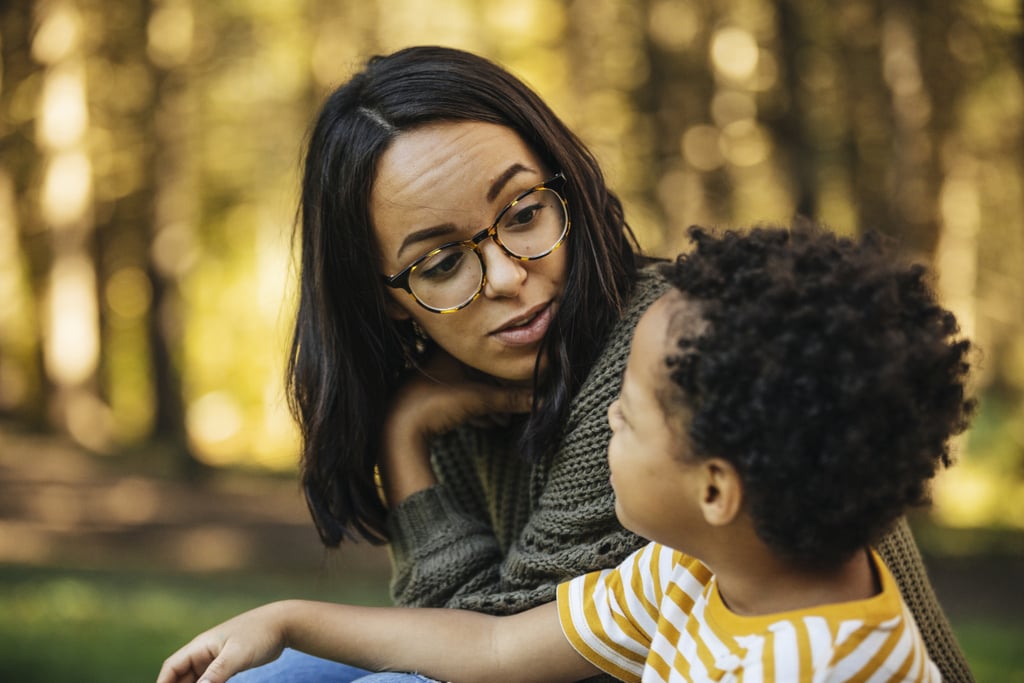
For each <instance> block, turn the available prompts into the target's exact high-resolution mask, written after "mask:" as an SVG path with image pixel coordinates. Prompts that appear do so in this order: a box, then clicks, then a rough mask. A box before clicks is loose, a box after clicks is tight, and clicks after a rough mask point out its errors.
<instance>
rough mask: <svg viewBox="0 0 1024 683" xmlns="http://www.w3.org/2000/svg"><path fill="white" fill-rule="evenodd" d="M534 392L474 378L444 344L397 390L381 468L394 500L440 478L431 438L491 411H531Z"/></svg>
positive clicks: (389, 497)
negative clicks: (432, 461) (433, 464)
mask: <svg viewBox="0 0 1024 683" xmlns="http://www.w3.org/2000/svg"><path fill="white" fill-rule="evenodd" d="M532 400H533V392H532V390H531V389H529V388H524V387H506V386H500V385H493V384H487V383H485V382H482V381H480V380H476V379H472V378H470V377H468V375H467V372H466V369H465V366H463V365H462V364H461V363H459V362H458V361H457V360H455V359H454V358H453V357H452V356H451V355H449V354H448V353H447V352H445V351H444V350H443V349H440V348H438V349H435V350H434V352H433V354H432V355H431V358H430V360H429V362H428V363H426V364H425V365H424V366H422V367H421V369H420V371H419V372H417V373H415V374H414V375H413V376H411V377H410V378H409V379H408V380H406V383H405V384H404V385H403V386H402V388H401V389H400V390H399V391H398V393H397V394H396V395H395V398H394V400H393V402H392V404H391V408H390V411H389V413H388V416H387V419H386V420H385V423H384V434H383V439H382V444H383V453H382V454H381V460H380V465H381V467H380V470H381V479H382V480H383V484H384V493H385V496H386V497H387V501H388V505H390V506H392V507H393V506H395V505H398V504H399V503H401V502H402V501H403V500H405V499H406V498H408V497H409V496H410V495H412V494H413V493H416V492H417V491H421V490H423V489H426V488H429V487H431V486H433V485H434V484H436V483H437V479H436V477H435V476H434V472H433V470H432V469H431V467H430V453H429V449H428V446H429V442H430V439H431V437H433V436H435V435H437V434H442V433H444V432H447V431H449V430H451V429H454V428H455V427H457V426H458V425H460V424H462V423H464V422H467V421H470V420H474V419H481V418H487V417H490V416H498V415H508V414H511V413H526V412H529V410H530V404H531V401H532Z"/></svg>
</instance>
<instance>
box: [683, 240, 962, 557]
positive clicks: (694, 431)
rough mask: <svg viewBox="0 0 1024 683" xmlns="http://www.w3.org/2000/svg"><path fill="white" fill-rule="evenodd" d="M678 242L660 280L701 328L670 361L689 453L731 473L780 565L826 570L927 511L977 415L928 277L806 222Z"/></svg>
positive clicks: (863, 243)
mask: <svg viewBox="0 0 1024 683" xmlns="http://www.w3.org/2000/svg"><path fill="white" fill-rule="evenodd" d="M689 234H690V238H691V240H692V241H693V242H694V243H695V247H696V248H695V250H694V251H692V252H690V253H688V254H684V255H681V256H680V257H679V258H678V259H677V260H676V261H675V262H674V263H671V264H666V266H665V267H664V272H665V275H666V276H667V277H668V279H669V280H670V281H671V282H672V284H674V285H675V287H677V288H678V289H679V290H681V291H682V293H683V294H684V295H685V296H687V297H689V298H690V299H691V300H695V301H697V302H699V304H700V306H701V311H702V314H703V317H704V318H705V320H706V321H707V323H708V326H707V329H706V330H705V331H704V332H703V333H702V334H700V335H699V336H698V337H696V338H692V337H691V338H683V339H680V340H679V349H680V351H681V352H680V353H679V354H678V355H675V356H672V357H670V358H668V359H667V360H668V364H669V366H670V372H671V377H672V380H673V381H674V382H675V383H676V384H677V385H678V386H679V387H680V388H681V389H682V393H683V400H685V401H686V403H687V404H689V408H690V409H691V410H692V423H691V425H690V428H689V434H690V437H691V438H692V441H693V447H694V452H695V453H697V454H698V457H711V456H717V457H722V458H724V459H726V460H728V461H729V462H731V463H732V464H733V465H734V466H735V467H736V468H737V470H738V471H739V473H740V476H741V477H742V480H743V485H744V495H745V498H746V505H747V508H746V509H747V511H748V512H749V514H750V515H751V518H752V519H753V521H754V525H755V530H756V532H757V534H758V536H759V537H760V538H761V539H762V540H763V541H764V542H765V543H767V544H768V545H769V546H770V547H772V548H773V549H774V550H775V551H776V552H778V553H780V555H781V556H783V557H785V558H788V559H789V560H792V561H796V562H799V563H802V564H803V565H804V566H808V565H811V566H818V567H828V566H834V565H835V564H837V563H839V562H842V561H844V560H845V559H848V558H849V556H850V555H851V554H852V553H853V552H854V551H856V550H857V549H859V548H861V547H863V546H864V545H866V544H868V543H871V542H874V541H875V540H877V539H878V538H879V537H880V535H881V534H882V533H884V531H885V530H886V529H887V528H888V527H889V526H890V525H891V524H892V523H893V521H894V520H895V519H896V518H897V517H898V516H899V515H900V514H902V513H903V511H904V509H905V508H906V507H907V506H910V505H919V504H922V503H924V502H927V498H928V496H927V489H926V484H927V481H928V480H929V479H930V478H931V477H932V476H933V475H934V474H935V472H936V469H937V468H938V466H939V464H940V463H941V464H942V465H944V466H948V465H949V464H950V456H949V450H948V440H949V438H950V436H952V435H954V434H958V433H960V432H962V431H963V430H964V429H965V428H966V427H967V424H968V422H969V419H970V415H971V413H972V411H973V408H974V402H973V400H971V399H968V398H966V397H965V387H964V384H965V380H966V375H967V371H968V362H967V354H968V351H969V349H970V343H969V342H968V341H966V340H962V339H956V338H955V337H956V335H957V333H958V327H957V323H956V319H955V318H954V317H953V314H952V313H950V312H949V311H947V310H945V309H943V308H942V307H940V306H939V305H938V303H937V302H936V300H935V297H934V295H933V294H932V292H931V290H930V288H929V286H928V284H927V283H926V280H925V277H926V270H925V268H924V267H923V266H920V265H909V266H908V265H905V264H901V263H899V262H898V261H897V260H896V259H894V258H892V257H891V256H890V255H888V254H887V253H886V250H885V248H884V245H883V244H882V241H881V238H880V237H877V236H875V235H868V236H865V237H863V238H862V239H860V240H859V241H854V240H851V239H845V238H839V237H836V236H835V235H832V234H830V233H827V232H825V231H823V230H821V229H820V228H818V227H816V226H814V225H812V224H810V223H809V222H808V221H802V222H798V224H796V225H795V226H794V227H793V229H792V230H785V229H781V228H776V227H758V228H755V229H753V230H752V231H750V232H749V233H739V232H733V231H730V232H725V233H724V234H722V235H720V236H714V235H712V234H710V233H709V232H708V231H706V230H704V229H701V228H699V227H693V228H690V230H689Z"/></svg>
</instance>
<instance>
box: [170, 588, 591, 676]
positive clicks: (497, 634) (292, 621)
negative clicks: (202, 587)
mask: <svg viewBox="0 0 1024 683" xmlns="http://www.w3.org/2000/svg"><path fill="white" fill-rule="evenodd" d="M284 647H292V648H295V649H297V650H301V651H303V652H307V653H309V654H312V655H316V656H318V657H322V658H325V659H333V660H336V661H344V662H347V663H350V664H354V665H357V666H360V667H362V668H366V669H371V670H375V671H392V670H394V671H418V672H421V673H424V674H426V675H428V676H430V677H432V678H436V679H438V680H446V681H449V680H454V681H459V682H460V683H463V682H466V683H472V682H473V681H493V680H499V681H510V682H515V681H522V682H524V683H525V682H528V681H575V680H580V679H582V678H586V677H587V676H593V675H595V674H597V673H599V671H598V670H597V669H596V668H595V667H594V665H592V664H590V663H589V662H588V661H587V660H585V659H584V658H583V657H582V656H580V655H579V654H578V653H577V652H576V651H575V650H574V649H573V648H572V646H571V645H570V644H569V641H568V640H567V639H566V638H565V636H564V635H563V633H562V630H561V626H560V624H559V619H558V612H557V608H556V606H555V604H554V603H550V604H546V605H542V606H540V607H537V608H535V609H532V610H529V611H527V612H523V613H521V614H516V615H513V616H509V617H492V616H488V615H483V614H477V613H475V612H468V611H462V610H449V609H404V608H380V607H355V606H349V605H337V604H331V603H323V602H308V601H302V600H288V601H283V602H276V603H271V604H269V605H265V606H263V607H259V608H257V609H254V610H252V611H250V612H246V613H244V614H242V615H239V616H237V617H235V618H234V619H231V620H230V621H227V622H225V623H223V624H221V625H220V626H217V627H215V628H213V629H210V630H209V631H207V632H205V633H203V634H201V635H199V636H197V637H196V638H195V639H194V640H192V642H190V643H189V644H188V645H186V646H185V647H183V648H182V649H181V650H179V651H178V652H176V653H174V654H173V655H171V656H170V657H169V658H168V659H167V661H165V662H164V665H163V668H162V669H161V670H160V675H159V677H158V678H157V683H193V681H197V680H198V681H200V683H224V682H225V681H227V679H228V678H230V677H231V676H232V675H234V674H236V673H238V672H239V671H243V670H245V669H247V668H250V667H253V666H257V665H259V664H263V663H266V662H268V661H271V660H273V659H274V658H276V657H277V656H278V655H279V654H280V652H281V650H282V649H283V648H284Z"/></svg>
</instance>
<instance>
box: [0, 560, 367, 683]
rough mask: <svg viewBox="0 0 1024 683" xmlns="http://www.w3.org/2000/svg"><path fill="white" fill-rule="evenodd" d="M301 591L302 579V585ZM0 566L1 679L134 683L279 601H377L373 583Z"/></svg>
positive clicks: (24, 682)
mask: <svg viewBox="0 0 1024 683" xmlns="http://www.w3.org/2000/svg"><path fill="white" fill-rule="evenodd" d="M306 583H307V584H308V582H306ZM299 585H300V582H298V581H296V580H295V579H287V578H266V577H252V576H231V575H225V576H207V577H182V576H160V575H145V576H139V575H134V574H133V575H126V574H122V573H118V572H81V571H74V572H64V571H59V570H31V571H30V570H26V569H23V568H0V681H18V682H19V683H58V682H63V681H68V682H69V683H70V682H72V681H74V682H75V683H93V682H95V683H100V682H101V681H102V682H103V683H140V682H145V681H153V680H155V679H156V674H157V672H158V670H159V668H160V663H161V662H162V661H163V659H164V658H165V657H166V656H167V655H169V654H170V653H171V652H173V651H174V650H175V649H177V648H178V647H180V646H181V645H183V644H184V643H185V642H187V641H188V640H189V639H190V638H192V637H193V636H194V635H196V634H197V633H198V632H200V631H201V630H203V629H205V628H208V627H210V626H212V625H214V624H216V623H219V622H220V621H223V620H224V619H226V618H228V617H230V616H233V615H235V614H237V613H239V612H241V611H244V610H246V609H249V608H251V607H254V606H256V605H258V604H261V603H263V602H268V601H271V600H274V599H278V598H283V597H304V598H315V599H326V600H336V601H343V602H354V603H360V604H381V603H383V602H384V601H386V595H385V592H384V590H383V586H382V585H381V582H380V581H379V580H371V579H365V578H364V579H350V580H344V581H343V580H340V579H339V580H336V581H332V585H331V586H330V587H328V586H327V581H326V580H325V581H323V582H322V583H318V585H312V586H311V585H304V586H302V587H299Z"/></svg>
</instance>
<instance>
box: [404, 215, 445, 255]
mask: <svg viewBox="0 0 1024 683" xmlns="http://www.w3.org/2000/svg"><path fill="white" fill-rule="evenodd" d="M455 232H457V228H456V227H455V226H454V225H452V224H451V223H441V224H440V225H434V226H431V227H429V228H423V229H422V230H416V231H415V232H410V233H409V234H408V235H406V236H405V239H404V240H402V244H401V246H399V247H398V254H397V255H396V256H397V258H398V259H399V260H401V259H402V252H403V251H405V250H406V248H407V247H409V246H410V245H413V244H416V243H417V242H424V241H426V240H429V239H434V238H435V237H439V236H441V235H451V234H454V233H455Z"/></svg>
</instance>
